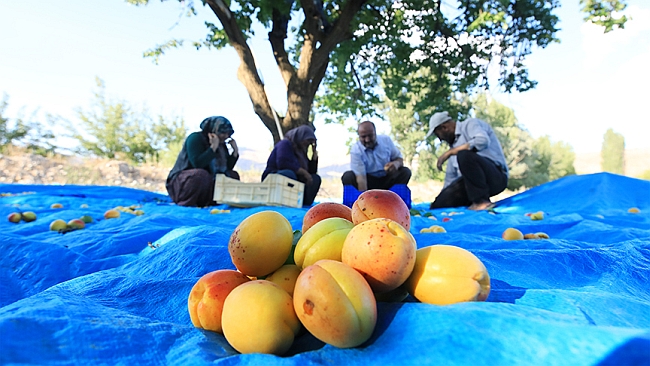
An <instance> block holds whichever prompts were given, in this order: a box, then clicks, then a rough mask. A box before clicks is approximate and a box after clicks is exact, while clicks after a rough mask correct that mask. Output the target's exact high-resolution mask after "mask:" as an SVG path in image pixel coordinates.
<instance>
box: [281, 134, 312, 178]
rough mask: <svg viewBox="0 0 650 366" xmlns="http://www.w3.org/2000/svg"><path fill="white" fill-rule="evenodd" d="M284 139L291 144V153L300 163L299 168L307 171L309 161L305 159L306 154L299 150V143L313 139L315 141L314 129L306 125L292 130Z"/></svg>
mask: <svg viewBox="0 0 650 366" xmlns="http://www.w3.org/2000/svg"><path fill="white" fill-rule="evenodd" d="M284 138H285V139H286V140H289V141H291V142H292V145H293V152H294V154H296V156H297V157H298V160H299V161H300V166H301V167H303V168H304V169H307V167H308V165H309V159H308V158H307V152H305V151H302V150H301V149H300V143H301V142H302V141H305V140H309V139H313V140H316V134H314V129H313V128H312V127H310V126H307V125H302V126H298V127H296V128H294V129H292V130H289V131H288V132H287V133H286V134H285V135H284Z"/></svg>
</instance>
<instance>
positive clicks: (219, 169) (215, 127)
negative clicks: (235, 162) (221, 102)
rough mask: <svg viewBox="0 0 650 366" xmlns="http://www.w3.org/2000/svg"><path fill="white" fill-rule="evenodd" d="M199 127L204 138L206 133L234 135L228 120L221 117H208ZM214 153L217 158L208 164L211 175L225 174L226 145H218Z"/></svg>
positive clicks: (226, 164)
mask: <svg viewBox="0 0 650 366" xmlns="http://www.w3.org/2000/svg"><path fill="white" fill-rule="evenodd" d="M200 127H201V132H202V133H203V135H204V136H206V137H207V136H208V133H227V134H229V135H232V134H233V133H235V130H234V129H233V128H232V125H231V124H230V121H229V120H228V118H226V117H222V116H212V117H208V118H206V119H204V120H203V122H201V126H200ZM215 153H216V154H217V157H216V158H214V160H212V162H211V163H210V170H211V171H212V173H213V174H217V173H225V172H226V170H228V168H227V166H228V148H227V147H226V144H225V143H220V144H219V147H218V148H217V151H216V152H215Z"/></svg>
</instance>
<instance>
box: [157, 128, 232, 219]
mask: <svg viewBox="0 0 650 366" xmlns="http://www.w3.org/2000/svg"><path fill="white" fill-rule="evenodd" d="M200 127H201V131H198V132H193V133H191V134H190V135H189V136H187V139H185V143H184V144H183V149H182V150H181V152H180V153H179V154H178V158H176V164H174V167H173V168H172V170H171V171H170V172H169V175H168V176H167V182H166V184H165V186H166V187H167V192H168V193H169V197H171V199H172V200H173V201H174V202H176V204H178V205H180V206H197V207H205V206H210V205H212V204H213V198H212V197H213V196H214V179H215V176H216V174H225V175H226V176H228V177H230V178H234V179H237V180H239V174H238V173H237V172H236V171H234V170H232V169H233V168H234V167H235V163H236V162H237V159H239V150H238V148H237V143H236V142H235V140H234V139H232V138H230V136H232V134H233V133H235V131H234V130H233V128H232V125H231V124H230V121H228V119H227V118H225V117H221V116H215V117H208V118H206V119H204V120H203V122H201V126H200ZM226 141H228V144H229V145H230V147H231V149H232V152H229V151H228V147H227V146H226Z"/></svg>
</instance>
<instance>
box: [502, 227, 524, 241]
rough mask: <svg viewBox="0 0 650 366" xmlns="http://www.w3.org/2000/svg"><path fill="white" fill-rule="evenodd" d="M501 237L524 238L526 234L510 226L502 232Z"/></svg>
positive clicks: (510, 238)
mask: <svg viewBox="0 0 650 366" xmlns="http://www.w3.org/2000/svg"><path fill="white" fill-rule="evenodd" d="M501 237H502V238H503V239H505V240H522V239H523V238H524V234H523V233H522V232H521V231H519V230H517V229H515V228H512V227H509V228H507V229H506V230H505V231H504V232H503V234H501Z"/></svg>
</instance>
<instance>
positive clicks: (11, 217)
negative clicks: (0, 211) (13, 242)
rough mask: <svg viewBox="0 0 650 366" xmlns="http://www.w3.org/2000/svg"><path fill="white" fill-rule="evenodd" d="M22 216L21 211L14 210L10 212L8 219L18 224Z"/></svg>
mask: <svg viewBox="0 0 650 366" xmlns="http://www.w3.org/2000/svg"><path fill="white" fill-rule="evenodd" d="M22 217H23V216H22V215H21V214H20V212H12V213H10V214H9V216H7V220H9V222H13V223H14V224H17V223H19V222H20V220H21V219H22Z"/></svg>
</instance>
